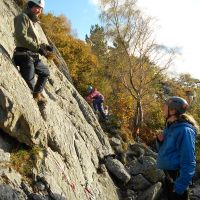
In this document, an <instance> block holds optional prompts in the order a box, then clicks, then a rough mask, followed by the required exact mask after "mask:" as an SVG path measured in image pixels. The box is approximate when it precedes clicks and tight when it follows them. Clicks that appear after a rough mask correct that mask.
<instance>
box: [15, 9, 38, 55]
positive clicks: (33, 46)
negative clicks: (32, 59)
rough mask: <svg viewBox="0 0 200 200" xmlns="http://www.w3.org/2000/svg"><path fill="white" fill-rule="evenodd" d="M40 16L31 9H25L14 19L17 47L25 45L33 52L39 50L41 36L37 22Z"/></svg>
mask: <svg viewBox="0 0 200 200" xmlns="http://www.w3.org/2000/svg"><path fill="white" fill-rule="evenodd" d="M37 22H38V18H37V17H36V16H34V15H33V14H32V13H31V11H30V10H28V9H25V10H24V11H23V12H22V13H21V14H19V15H18V16H16V17H15V19H14V28H15V32H14V35H15V43H16V47H24V48H27V49H29V50H31V51H33V52H38V50H39V47H40V39H39V38H40V37H39V34H38V31H37V27H36V23H37Z"/></svg>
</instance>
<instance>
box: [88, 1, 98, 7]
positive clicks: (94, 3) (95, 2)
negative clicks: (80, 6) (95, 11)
mask: <svg viewBox="0 0 200 200" xmlns="http://www.w3.org/2000/svg"><path fill="white" fill-rule="evenodd" d="M89 2H90V3H91V4H93V5H95V6H97V5H98V4H99V0H89Z"/></svg>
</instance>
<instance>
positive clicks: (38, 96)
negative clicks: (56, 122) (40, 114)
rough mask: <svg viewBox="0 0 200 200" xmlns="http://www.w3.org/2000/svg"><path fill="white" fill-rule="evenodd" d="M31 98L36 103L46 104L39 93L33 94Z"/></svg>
mask: <svg viewBox="0 0 200 200" xmlns="http://www.w3.org/2000/svg"><path fill="white" fill-rule="evenodd" d="M33 98H34V99H35V101H36V102H37V103H47V100H46V99H45V97H44V96H43V95H42V93H41V92H36V93H33Z"/></svg>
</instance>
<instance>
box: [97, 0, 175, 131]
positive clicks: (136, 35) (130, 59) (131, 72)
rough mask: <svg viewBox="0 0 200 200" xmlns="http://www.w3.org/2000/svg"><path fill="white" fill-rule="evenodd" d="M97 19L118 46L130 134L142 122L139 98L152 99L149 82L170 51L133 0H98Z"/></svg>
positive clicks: (161, 68)
mask: <svg viewBox="0 0 200 200" xmlns="http://www.w3.org/2000/svg"><path fill="white" fill-rule="evenodd" d="M100 2H101V9H102V13H101V19H102V21H103V22H104V24H105V29H106V31H107V34H108V36H109V37H110V41H113V42H114V41H117V44H118V47H120V48H119V49H120V51H119V54H118V55H117V52H116V56H119V58H120V61H119V62H118V67H119V68H120V70H119V71H120V78H121V81H122V83H123V85H124V87H125V88H126V89H127V90H128V91H129V93H130V95H131V96H132V98H133V100H134V105H135V109H134V120H133V127H134V130H133V134H135V133H136V132H138V130H139V129H140V128H141V125H142V122H143V102H145V101H148V100H147V99H151V100H153V98H154V97H153V94H154V93H155V91H154V88H153V84H154V82H155V80H156V79H157V77H159V75H160V74H161V73H162V72H163V71H164V70H165V69H167V68H168V67H169V65H170V64H171V62H172V60H173V56H174V51H173V50H171V49H167V48H166V47H164V46H162V45H159V44H157V43H156V42H155V39H154V37H153V28H152V27H153V24H152V23H153V20H152V18H150V17H144V15H143V14H142V13H141V11H140V10H139V9H138V8H137V5H136V1H133V0H124V1H120V0H101V1H100Z"/></svg>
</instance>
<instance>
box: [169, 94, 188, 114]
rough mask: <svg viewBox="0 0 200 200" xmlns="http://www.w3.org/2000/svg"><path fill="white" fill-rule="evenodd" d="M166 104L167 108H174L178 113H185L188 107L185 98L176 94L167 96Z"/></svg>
mask: <svg viewBox="0 0 200 200" xmlns="http://www.w3.org/2000/svg"><path fill="white" fill-rule="evenodd" d="M166 105H167V106H168V108H169V109H175V110H176V111H177V114H179V115H181V114H183V113H185V112H186V110H187V109H188V107H189V105H188V102H187V101H186V100H185V99H183V98H181V97H177V96H173V97H169V98H168V99H167V101H166Z"/></svg>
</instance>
